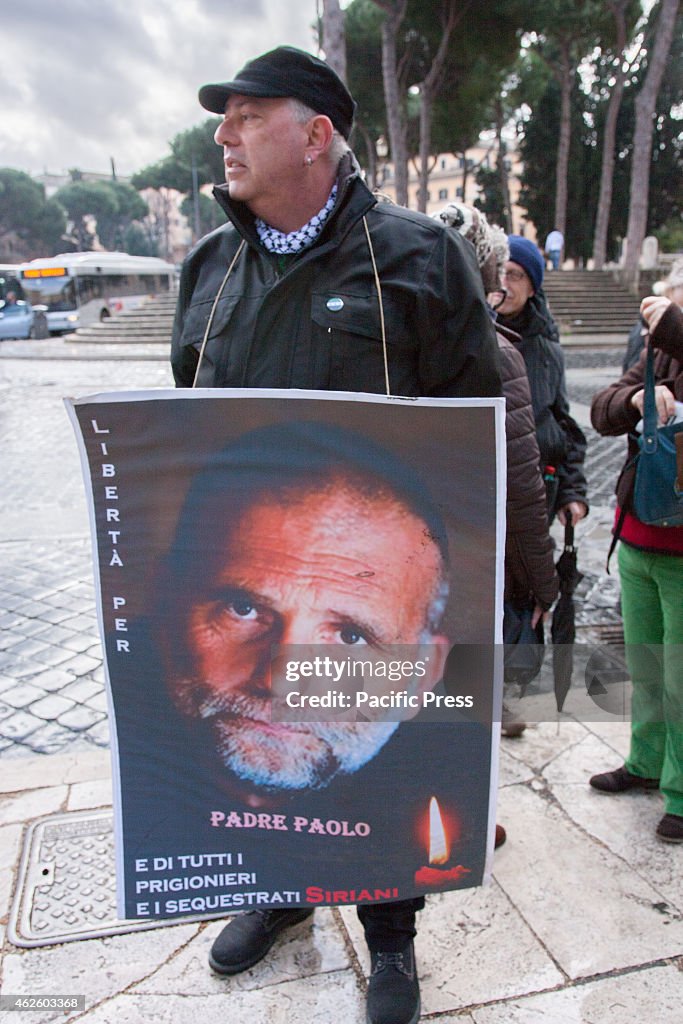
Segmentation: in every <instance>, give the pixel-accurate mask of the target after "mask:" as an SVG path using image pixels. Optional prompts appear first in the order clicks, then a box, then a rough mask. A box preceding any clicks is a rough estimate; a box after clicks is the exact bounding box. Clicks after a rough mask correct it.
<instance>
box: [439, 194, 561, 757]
mask: <svg viewBox="0 0 683 1024" xmlns="http://www.w3.org/2000/svg"><path fill="white" fill-rule="evenodd" d="M434 216H435V219H437V220H442V221H443V222H444V223H445V224H447V225H449V227H453V228H455V229H456V230H458V231H459V232H460V233H461V234H462V235H463V236H464V237H465V238H466V239H467V240H468V241H470V242H471V243H472V244H473V245H474V249H475V254H476V257H477V262H478V264H479V269H480V272H481V276H482V282H483V285H484V291H485V292H486V294H487V295H494V294H500V292H501V280H500V274H501V271H502V269H503V267H504V266H505V264H506V262H507V259H508V253H509V249H508V243H507V237H506V235H505V232H504V231H503V229H502V228H498V227H496V226H494V225H490V224H488V223H487V220H486V217H485V215H484V214H483V213H482V212H481V211H480V210H477V209H476V208H475V207H473V206H468V205H467V204H465V203H458V202H455V203H449V204H448V205H447V206H446V207H444V209H443V210H440V211H439V213H437V214H435V215H434ZM495 326H496V338H497V341H498V351H499V355H500V370H501V378H502V381H503V394H504V396H505V405H506V415H505V437H506V452H507V499H506V504H505V513H506V534H505V590H504V599H505V602H506V603H509V604H511V605H513V606H514V607H517V608H522V607H527V606H529V607H531V608H533V615H532V620H531V621H532V626H534V627H535V626H536V625H537V623H538V622H539V621H540V619H541V617H542V616H543V615H544V613H545V612H547V611H548V609H549V608H550V606H551V605H552V604H553V602H554V600H555V598H556V597H557V590H558V577H557V572H556V571H555V564H554V561H553V544H552V540H551V538H550V534H549V532H548V516H547V511H546V489H545V485H544V483H543V479H542V477H541V473H540V469H539V464H540V454H539V450H538V442H537V440H536V427H535V423H534V413H533V408H532V404H531V394H530V391H529V382H528V380H527V374H526V368H525V365H524V359H523V358H522V355H521V353H520V352H518V351H517V348H516V347H515V342H519V341H520V340H521V339H520V338H519V335H517V334H515V333H514V332H513V331H509V330H508V329H507V328H505V327H502V326H501V325H500V324H498V323H496V325H495ZM524 728H525V726H524V723H523V722H521V721H518V720H516V719H515V717H514V715H513V714H512V712H511V711H510V710H509V708H508V707H507V705H505V704H504V705H503V722H502V729H503V734H504V735H506V736H508V737H517V736H520V735H521V733H522V732H523V731H524Z"/></svg>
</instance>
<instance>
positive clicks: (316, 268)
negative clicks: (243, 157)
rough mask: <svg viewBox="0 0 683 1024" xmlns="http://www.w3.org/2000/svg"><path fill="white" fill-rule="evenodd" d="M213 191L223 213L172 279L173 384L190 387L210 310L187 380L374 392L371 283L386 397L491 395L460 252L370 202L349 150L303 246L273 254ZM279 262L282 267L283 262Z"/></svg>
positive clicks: (495, 377)
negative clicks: (175, 283)
mask: <svg viewBox="0 0 683 1024" xmlns="http://www.w3.org/2000/svg"><path fill="white" fill-rule="evenodd" d="M214 194H215V196H216V198H217V200H218V202H219V203H220V205H221V206H222V207H223V208H224V210H225V211H226V213H227V215H228V217H229V218H230V220H231V221H232V223H231V224H226V225H223V226H222V227H220V228H218V229H217V230H216V231H214V232H212V233H211V234H210V235H208V236H207V237H206V238H203V239H202V240H201V241H200V242H199V243H198V245H197V246H196V247H195V248H194V249H193V250H192V251H191V252H190V253H189V255H188V256H187V258H186V260H185V263H184V265H183V270H182V274H181V281H180V293H179V298H178V307H177V313H176V321H175V326H174V333H173V344H172V355H171V359H172V365H173V373H174V377H175V380H176V384H177V385H178V386H180V387H191V386H192V384H193V380H194V376H195V370H196V367H197V362H198V353H199V350H200V349H201V346H202V341H203V338H204V334H205V331H206V328H207V324H208V322H209V318H210V312H211V308H212V305H213V303H214V300H215V298H216V295H217V294H218V292H219V290H220V288H221V283H222V281H223V279H224V276H225V273H226V270H227V269H228V266H229V264H230V262H231V260H232V259H233V257H234V255H235V253H236V252H237V249H238V246H239V244H240V242H241V240H242V239H245V240H246V242H247V245H246V246H245V248H244V249H243V251H242V252H241V254H240V256H239V257H238V259H237V261H236V263H235V266H234V269H233V271H232V273H231V274H230V277H229V278H228V280H227V282H226V283H225V286H224V288H223V291H222V294H221V297H220V299H219V301H218V303H217V305H216V310H215V314H214V317H213V320H212V322H211V327H210V330H209V334H208V338H207V342H206V346H205V350H204V355H203V358H202V361H201V367H200V370H199V374H198V378H197V386H199V387H257V388H304V389H321V390H333V391H361V392H362V391H365V392H372V393H375V394H377V393H385V391H386V387H385V374H384V360H383V353H382V333H381V327H380V309H379V302H378V295H377V288H376V283H375V277H374V273H373V268H372V263H371V258H370V251H369V246H368V242H367V237H366V233H365V228H364V225H363V216H364V215H365V216H366V217H367V224H368V228H369V231H370V236H371V238H372V245H373V249H374V254H375V259H376V262H377V271H378V275H379V280H380V285H381V289H382V306H383V311H384V321H385V331H386V342H387V350H388V364H389V384H390V391H391V394H394V395H406V396H410V397H415V396H419V395H426V396H434V397H444V396H446V397H447V396H451V397H468V396H479V397H486V396H495V395H500V394H501V382H500V373H499V363H498V350H497V345H496V339H495V333H494V330H493V325H492V323H491V319H490V317H489V314H488V312H487V309H486V303H485V298H484V294H483V289H482V284H481V277H480V274H479V270H478V268H477V265H476V261H475V258H474V251H473V249H472V247H471V246H470V245H469V244H468V243H467V242H465V241H464V240H463V239H462V238H461V237H460V236H459V235H458V234H456V233H455V232H453V231H449V230H447V228H446V227H445V226H444V225H443V224H440V223H437V222H436V221H434V220H431V218H429V217H426V216H423V215H422V214H418V213H414V212H413V211H410V210H406V209H404V208H402V207H400V206H393V205H391V204H388V203H378V202H377V200H376V198H375V197H374V196H373V195H372V194H371V193H370V192H369V190H368V189H367V187H366V186H365V184H364V182H363V181H362V180H361V178H360V177H359V175H358V172H357V169H356V168H355V167H354V164H353V161H352V159H351V158H350V157H346V158H344V159H343V160H342V162H341V164H340V174H339V178H338V194H337V201H336V204H335V207H334V209H333V211H332V213H331V214H330V217H329V219H328V221H327V222H326V224H325V227H324V229H323V231H322V233H321V235H320V236H319V238H318V239H317V241H316V242H315V243H314V245H313V246H311V248H310V249H308V250H306V251H305V252H303V253H302V254H301V255H297V256H294V257H288V258H286V261H283V260H282V258H281V257H277V256H274V255H271V254H270V253H269V252H268V251H267V250H266V249H265V248H264V247H263V246H262V245H261V243H260V241H259V238H258V235H257V233H256V230H255V227H254V218H253V216H252V214H251V213H250V211H249V210H248V208H247V207H246V206H245V205H244V204H242V203H237V202H234V201H232V200H231V199H230V198H229V195H228V192H227V186H218V187H217V188H216V189H215V190H214ZM283 262H284V268H283V266H282V263H283Z"/></svg>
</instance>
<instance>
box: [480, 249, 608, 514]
mask: <svg viewBox="0 0 683 1024" xmlns="http://www.w3.org/2000/svg"><path fill="white" fill-rule="evenodd" d="M508 244H509V246H510V258H509V259H508V261H507V263H506V264H505V269H504V271H503V274H502V283H503V288H504V297H503V300H502V301H501V302H499V303H498V304H497V305H496V308H497V312H498V319H499V321H500V323H501V324H503V326H504V327H507V328H508V329H509V330H511V331H514V332H516V334H517V335H519V340H518V341H517V342H515V344H516V347H517V348H518V349H519V351H520V352H521V353H522V356H523V357H524V362H525V364H526V371H527V376H528V378H529V387H530V390H531V401H532V405H533V408H534V418H535V420H536V437H537V439H538V447H539V449H540V453H541V472H542V473H543V475H544V477H545V478H546V485H547V492H548V517H549V519H550V520H552V519H553V518H554V516H557V518H558V519H559V520H560V522H561V523H563V524H564V523H565V522H567V521H568V520H571V522H572V523H573V524H574V525H575V524H576V523H577V522H578V521H579V520H580V519H583V518H584V516H586V515H587V514H588V501H587V499H586V493H587V483H586V477H585V474H584V470H583V462H584V458H585V454H586V438H585V436H584V434H583V431H582V430H581V428H580V427H579V425H578V424H577V423H576V421H575V420H574V419H573V418H572V417H571V416H570V414H569V399H568V397H567V384H566V380H565V369H564V354H563V352H562V348H561V347H560V345H559V344H558V340H557V333H556V328H555V324H554V322H553V320H552V317H551V316H550V312H549V310H548V308H547V305H546V303H545V300H544V299H543V298H542V285H543V272H544V270H545V263H544V260H543V256H542V255H541V252H540V250H539V248H538V246H537V245H536V244H535V243H534V242H531V241H530V240H529V239H528V238H523V237H522V236H521V235H509V236H508Z"/></svg>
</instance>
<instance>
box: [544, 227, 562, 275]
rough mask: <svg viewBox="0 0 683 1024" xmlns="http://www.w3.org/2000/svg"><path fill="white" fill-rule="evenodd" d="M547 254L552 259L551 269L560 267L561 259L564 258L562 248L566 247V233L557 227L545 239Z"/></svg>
mask: <svg viewBox="0 0 683 1024" xmlns="http://www.w3.org/2000/svg"><path fill="white" fill-rule="evenodd" d="M544 248H545V254H546V256H547V257H548V259H549V260H550V264H551V267H550V269H551V270H559V269H560V260H561V258H562V250H563V249H564V235H563V234H562V232H561V231H558V230H557V228H553V230H552V231H551V232H550V233H549V235H548V237H547V238H546V240H545V247H544Z"/></svg>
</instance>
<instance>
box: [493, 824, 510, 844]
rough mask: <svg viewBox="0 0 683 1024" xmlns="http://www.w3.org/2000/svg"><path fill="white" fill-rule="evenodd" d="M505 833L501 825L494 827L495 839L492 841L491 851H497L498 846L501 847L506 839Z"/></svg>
mask: <svg viewBox="0 0 683 1024" xmlns="http://www.w3.org/2000/svg"><path fill="white" fill-rule="evenodd" d="M507 837H508V836H507V832H506V831H505V829H504V828H503V826H502V825H496V838H495V839H494V841H493V849H494V850H497V849H498V847H499V846H502V845H503V843H504V842H505V840H506V839H507Z"/></svg>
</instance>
